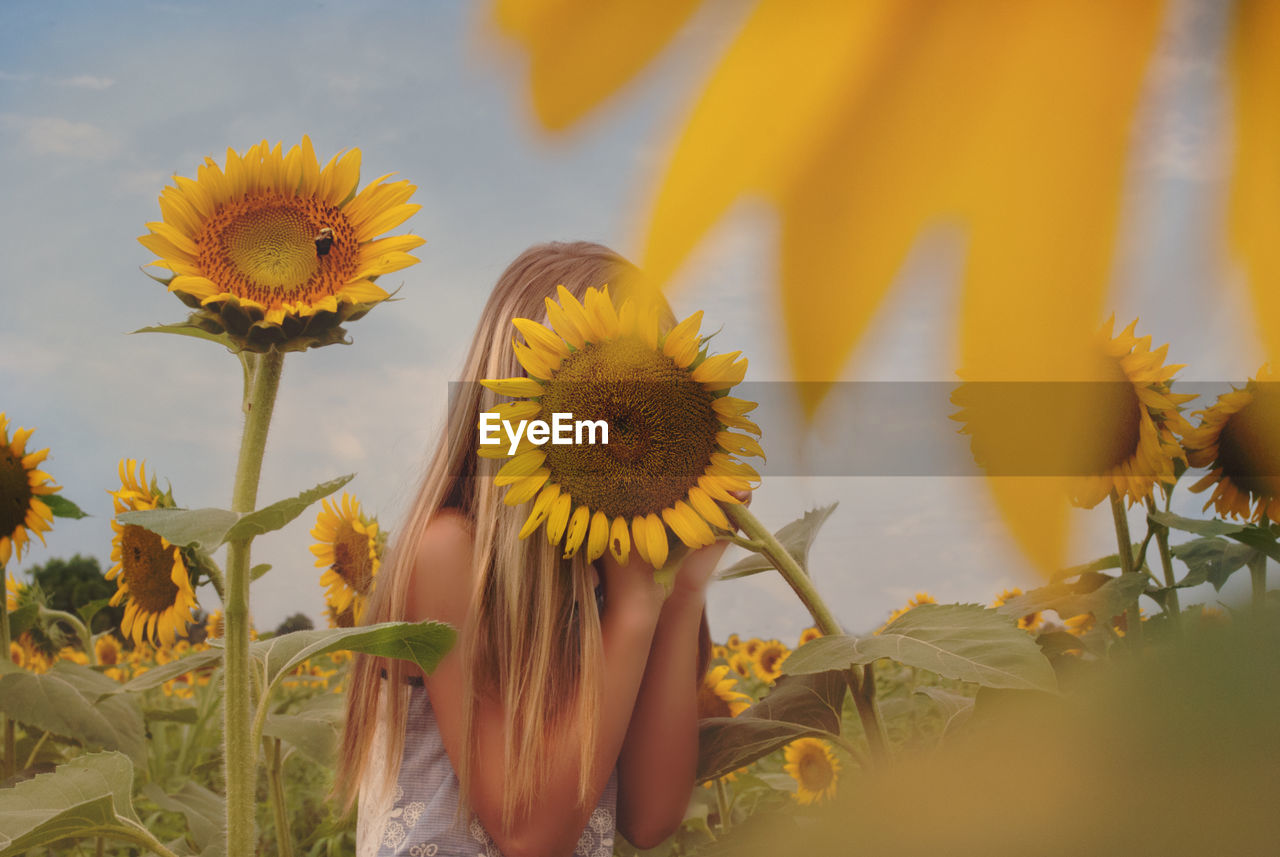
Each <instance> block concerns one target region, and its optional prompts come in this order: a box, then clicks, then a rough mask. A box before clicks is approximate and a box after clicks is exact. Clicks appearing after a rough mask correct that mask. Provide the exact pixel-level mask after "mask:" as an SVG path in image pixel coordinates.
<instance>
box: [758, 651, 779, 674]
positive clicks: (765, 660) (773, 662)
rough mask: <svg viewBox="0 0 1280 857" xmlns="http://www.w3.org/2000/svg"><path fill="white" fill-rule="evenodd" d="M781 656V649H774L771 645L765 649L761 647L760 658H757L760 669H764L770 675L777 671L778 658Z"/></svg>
mask: <svg viewBox="0 0 1280 857" xmlns="http://www.w3.org/2000/svg"><path fill="white" fill-rule="evenodd" d="M781 657H782V651H781V650H780V649H776V648H773V647H770V648H767V649H761V650H760V658H759V663H760V669H762V670H764V671H765V672H766V673H768V674H769V675H772V674H773V673H775V672H777V670H778V660H779V659H780V658H781Z"/></svg>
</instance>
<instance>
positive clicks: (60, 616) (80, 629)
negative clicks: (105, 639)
mask: <svg viewBox="0 0 1280 857" xmlns="http://www.w3.org/2000/svg"><path fill="white" fill-rule="evenodd" d="M40 615H41V616H42V617H45V618H49V619H56V620H58V621H59V622H66V623H68V624H69V625H71V627H72V628H74V629H75V632H76V636H78V637H79V638H80V644H81V645H82V646H84V651H85V654H86V655H88V657H89V662H90V663H93V660H94V657H93V642H92V636H91V635H90V634H89V629H88V628H86V627H85V624H84V623H83V622H81V621H80V619H79V618H78V617H76V616H72V615H71V614H70V613H68V612H66V611H65V610H53V609H52V608H49V607H45V606H44V605H43V604H42V605H40Z"/></svg>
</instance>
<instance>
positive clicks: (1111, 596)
mask: <svg viewBox="0 0 1280 857" xmlns="http://www.w3.org/2000/svg"><path fill="white" fill-rule="evenodd" d="M1147 579H1148V578H1147V576H1146V575H1145V574H1127V575H1126V574H1122V575H1120V576H1119V577H1113V578H1110V579H1109V580H1107V582H1106V583H1104V584H1102V585H1101V586H1099V587H1097V588H1096V589H1093V590H1091V591H1083V592H1082V591H1081V588H1080V587H1079V586H1076V585H1074V584H1067V583H1051V584H1050V585H1048V586H1042V587H1040V588H1039V589H1033V590H1031V591H1030V592H1028V593H1026V594H1025V595H1019V596H1018V597H1017V598H1010V599H1009V600H1008V601H1006V602H1005V603H1004V604H1001V605H1000V606H999V607H998V608H996V609H998V610H999V611H1000V613H1001V614H1003V615H1005V616H1010V617H1012V618H1014V619H1017V618H1019V617H1021V616H1026V615H1028V614H1031V613H1039V612H1041V611H1042V610H1053V611H1055V612H1056V613H1057V614H1058V615H1059V616H1061V617H1062V618H1063V619H1067V618H1069V617H1071V616H1080V615H1082V614H1085V613H1092V614H1093V615H1094V617H1095V618H1097V620H1098V621H1099V622H1103V623H1107V622H1110V621H1111V620H1112V619H1113V618H1115V617H1116V616H1119V615H1120V614H1121V613H1123V612H1124V611H1125V610H1127V609H1128V608H1129V606H1130V605H1132V604H1133V603H1134V602H1136V601H1137V600H1138V597H1139V596H1140V595H1142V593H1143V590H1145V589H1146V588H1147Z"/></svg>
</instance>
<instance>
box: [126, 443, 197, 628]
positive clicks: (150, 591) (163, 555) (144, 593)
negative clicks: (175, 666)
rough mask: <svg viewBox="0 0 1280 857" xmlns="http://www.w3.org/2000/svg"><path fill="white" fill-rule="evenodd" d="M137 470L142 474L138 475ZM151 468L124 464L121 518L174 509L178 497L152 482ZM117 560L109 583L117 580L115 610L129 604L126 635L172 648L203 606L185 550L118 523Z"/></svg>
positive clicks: (127, 460) (147, 532)
mask: <svg viewBox="0 0 1280 857" xmlns="http://www.w3.org/2000/svg"><path fill="white" fill-rule="evenodd" d="M135 471H136V474H135ZM146 471H147V467H146V464H145V463H143V464H141V465H139V464H138V462H137V461H135V460H134V459H124V460H122V461H121V462H120V490H119V491H112V492H111V497H112V501H113V504H114V506H115V514H117V515H119V514H120V513H122V512H130V511H135V510H143V509H157V508H171V507H173V505H174V503H173V498H172V497H170V496H169V495H168V494H162V493H160V491H159V489H158V488H157V487H156V484H155V480H154V479H152V480H151V483H150V484H148V483H147V472H146ZM111 529H112V530H114V531H115V536H114V537H113V538H112V540H111V560H112V561H113V562H114V563H115V565H113V566H112V567H111V569H110V570H109V571H107V579H108V580H115V581H116V592H115V595H113V596H111V601H110V604H111V606H112V607H115V606H117V605H118V604H120V602H121V601H124V602H126V603H125V609H124V619H123V621H122V622H121V623H120V631H121V633H122V634H124V636H126V637H129V638H132V639H133V641H134V643H135V644H137V643H141V642H143V641H144V640H148V639H149V640H153V641H158V642H159V643H161V644H163V645H164V646H172V645H173V642H174V639H175V637H176V636H177V635H178V634H179V633H186V628H187V623H189V622H192V621H193V620H194V616H193V615H192V611H193V610H194V609H196V608H197V607H198V606H199V605H198V604H197V602H196V596H195V592H194V591H193V590H192V588H191V577H190V575H189V574H188V572H187V565H186V562H185V561H184V559H183V556H182V551H181V550H179V549H178V548H177V547H176V546H174V545H171V544H169V542H168V540H167V539H164V538H162V537H161V536H159V535H157V534H156V533H153V532H151V531H150V530H147V529H144V528H143V527H140V526H137V525H136V524H121V523H120V522H118V521H116V520H112V522H111Z"/></svg>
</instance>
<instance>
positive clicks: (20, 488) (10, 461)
mask: <svg viewBox="0 0 1280 857" xmlns="http://www.w3.org/2000/svg"><path fill="white" fill-rule="evenodd" d="M30 507H31V484H30V483H29V482H28V481H27V469H26V468H25V467H23V466H22V460H21V459H19V458H18V457H17V456H16V455H14V454H13V450H11V449H9V447H8V446H0V538H4V537H8V536H10V535H12V534H13V533H14V532H15V531H16V530H17V529H18V527H20V526H22V525H23V523H24V522H25V521H26V520H27V510H28V509H29V508H30Z"/></svg>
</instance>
